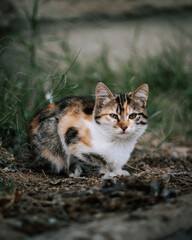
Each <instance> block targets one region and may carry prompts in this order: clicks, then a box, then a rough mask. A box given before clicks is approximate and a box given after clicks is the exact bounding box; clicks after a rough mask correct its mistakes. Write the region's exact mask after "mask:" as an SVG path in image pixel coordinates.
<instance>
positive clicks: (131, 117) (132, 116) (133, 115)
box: [129, 113, 137, 119]
mask: <svg viewBox="0 0 192 240" xmlns="http://www.w3.org/2000/svg"><path fill="white" fill-rule="evenodd" d="M136 117H137V113H131V114H130V115H129V118H130V119H134V118H136Z"/></svg>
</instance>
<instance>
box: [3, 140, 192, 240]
mask: <svg viewBox="0 0 192 240" xmlns="http://www.w3.org/2000/svg"><path fill="white" fill-rule="evenodd" d="M157 144H158V143H157V142H156V141H154V142H152V143H150V145H151V146H152V147H150V149H149V148H146V147H142V145H139V144H138V145H137V147H136V149H135V151H134V153H133V154H132V157H131V159H130V161H129V162H128V164H127V166H125V168H126V169H127V170H128V171H129V172H130V173H131V175H130V176H128V177H127V176H126V177H121V176H119V177H116V178H114V179H109V180H103V179H101V178H86V177H81V178H66V177H64V176H53V175H48V174H46V173H45V172H44V171H42V170H39V172H37V171H34V170H32V169H31V168H30V166H29V163H28V162H26V161H24V160H19V159H15V158H14V157H13V155H11V154H10V153H8V152H7V151H6V150H5V149H4V148H2V147H1V148H0V239H2V240H3V239H47V238H48V239H62V238H63V237H62V236H65V237H64V239H79V240H80V239H95V240H97V239H98V240H99V239H101V240H102V239H167V240H169V239H170V240H172V239H180V240H181V239H184V240H188V239H191V237H192V221H191V214H192V148H191V147H190V145H186V144H185V146H181V144H180V145H179V147H178V146H177V144H171V143H164V144H163V145H162V146H161V147H160V148H157V147H156V146H155V145H157ZM10 179H14V183H13V181H11V180H10Z"/></svg>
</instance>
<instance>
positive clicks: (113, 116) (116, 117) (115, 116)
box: [109, 113, 119, 119]
mask: <svg viewBox="0 0 192 240" xmlns="http://www.w3.org/2000/svg"><path fill="white" fill-rule="evenodd" d="M109 116H110V117H112V118H115V119H119V118H118V116H117V114H114V113H110V114H109Z"/></svg>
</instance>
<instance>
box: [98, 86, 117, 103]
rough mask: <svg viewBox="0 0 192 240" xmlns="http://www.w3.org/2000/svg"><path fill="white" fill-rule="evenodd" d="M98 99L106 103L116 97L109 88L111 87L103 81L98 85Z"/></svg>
mask: <svg viewBox="0 0 192 240" xmlns="http://www.w3.org/2000/svg"><path fill="white" fill-rule="evenodd" d="M95 95H96V101H97V103H100V104H106V103H107V102H109V101H110V100H111V99H113V98H114V96H113V93H112V92H111V91H110V90H109V88H108V87H107V86H106V85H105V84H104V83H102V82H99V83H98V84H97V86H96V90H95Z"/></svg>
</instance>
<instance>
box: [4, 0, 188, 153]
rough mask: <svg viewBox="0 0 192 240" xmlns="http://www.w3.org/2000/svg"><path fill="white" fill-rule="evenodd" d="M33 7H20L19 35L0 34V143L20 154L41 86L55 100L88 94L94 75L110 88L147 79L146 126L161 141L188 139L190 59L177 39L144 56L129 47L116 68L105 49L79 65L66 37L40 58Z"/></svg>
mask: <svg viewBox="0 0 192 240" xmlns="http://www.w3.org/2000/svg"><path fill="white" fill-rule="evenodd" d="M37 10H38V1H37V0H36V1H35V3H34V8H33V12H32V13H31V15H30V12H29V11H28V10H25V12H26V16H27V18H26V19H27V21H28V23H29V35H28V37H26V38H25V39H26V40H25V41H23V39H24V37H23V36H17V37H14V38H3V39H1V40H0V46H1V48H0V62H1V64H0V102H1V104H0V133H1V134H0V142H2V145H3V146H5V147H7V148H8V149H9V150H10V151H12V152H14V154H16V155H17V154H19V155H21V152H22V151H23V148H25V146H26V128H27V124H28V122H29V120H30V118H31V117H32V116H33V114H34V113H35V112H36V111H37V110H39V109H40V108H42V107H43V106H45V105H46V104H47V103H48V100H46V98H45V95H46V93H47V92H51V93H52V95H53V97H54V100H55V101H56V100H59V99H61V98H63V97H65V96H67V95H93V94H94V90H95V86H96V84H97V82H99V81H103V82H104V83H105V84H107V85H108V86H109V87H110V88H111V90H112V91H114V92H124V91H132V90H134V89H136V88H137V87H138V86H139V85H141V84H142V83H148V84H149V88H150V94H149V100H148V112H149V115H150V116H151V118H150V125H149V128H148V129H149V131H153V130H154V131H161V132H162V133H163V134H162V139H161V140H162V141H164V140H171V138H173V137H174V138H175V137H177V138H180V137H182V138H186V139H189V140H190V139H192V125H191V123H192V105H191V104H192V69H191V67H190V66H191V64H192V62H191V60H189V59H187V51H186V49H184V48H183V47H182V46H181V45H180V44H178V46H177V47H171V46H170V45H166V48H164V49H163V50H162V52H161V53H158V54H157V55H155V56H148V57H146V58H142V57H141V56H140V55H139V54H137V52H135V51H134V53H133V56H132V57H131V59H130V60H128V61H125V62H123V63H122V62H121V63H119V68H118V70H116V71H114V70H113V69H112V68H111V67H110V65H109V61H108V51H107V49H104V51H103V53H102V54H101V56H99V57H98V58H97V59H95V60H93V61H92V62H89V63H87V64H86V66H83V65H82V64H81V63H80V62H78V53H77V54H76V55H74V54H72V52H71V50H70V48H69V46H68V45H67V43H66V42H63V43H62V44H61V47H62V49H63V52H62V53H61V54H60V55H58V54H55V53H53V52H49V55H48V58H46V59H45V58H42V57H40V56H39V55H38V51H37V48H41V42H42V41H41V39H39V36H38V34H37V27H38V19H37ZM13 39H14V40H13ZM189 39H190V38H189ZM189 39H188V40H189ZM190 44H191V45H192V38H191V39H190ZM8 58H9V61H7V59H8ZM58 62H64V63H65V66H66V68H65V69H64V71H63V70H62V69H59V68H58Z"/></svg>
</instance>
